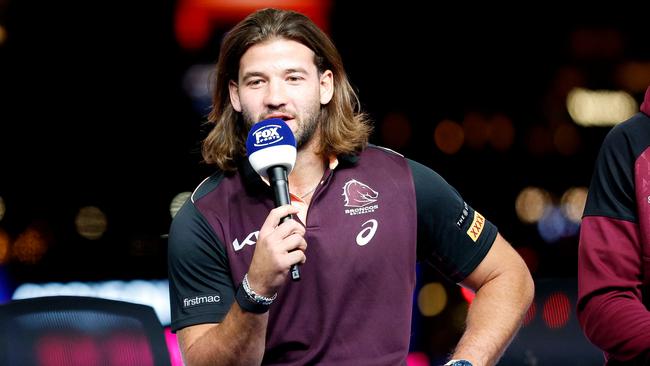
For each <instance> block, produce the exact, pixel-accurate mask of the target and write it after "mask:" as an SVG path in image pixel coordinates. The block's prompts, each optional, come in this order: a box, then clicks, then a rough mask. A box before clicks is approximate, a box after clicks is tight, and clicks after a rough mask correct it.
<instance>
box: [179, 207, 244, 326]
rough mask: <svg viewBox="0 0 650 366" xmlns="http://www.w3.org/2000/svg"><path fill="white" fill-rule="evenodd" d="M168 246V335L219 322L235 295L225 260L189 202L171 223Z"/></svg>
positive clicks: (209, 227)
mask: <svg viewBox="0 0 650 366" xmlns="http://www.w3.org/2000/svg"><path fill="white" fill-rule="evenodd" d="M168 243H169V244H168V247H169V248H168V264H169V267H168V272H169V298H170V305H171V319H172V322H171V330H172V332H176V331H177V330H179V329H181V328H184V327H186V326H189V325H195V324H201V323H218V322H220V321H222V320H223V318H224V317H225V316H226V314H227V313H228V310H229V309H230V305H231V304H232V302H233V299H234V292H235V291H234V285H233V283H232V279H231V277H230V267H229V263H228V257H227V255H226V251H225V248H224V246H223V245H222V243H221V241H220V240H219V238H218V237H217V235H216V234H215V232H214V230H213V229H212V227H211V226H210V225H209V224H208V222H207V221H206V220H205V218H204V217H203V215H202V214H201V213H200V212H199V211H198V210H197V208H196V206H195V205H194V203H193V202H192V201H191V200H188V201H187V202H186V203H185V204H184V205H183V207H182V208H181V209H180V210H179V211H178V212H177V214H176V216H175V217H174V219H173V220H172V224H171V228H170V231H169V240H168Z"/></svg>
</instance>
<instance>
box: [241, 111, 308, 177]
mask: <svg viewBox="0 0 650 366" xmlns="http://www.w3.org/2000/svg"><path fill="white" fill-rule="evenodd" d="M246 152H247V153H248V161H249V162H250V164H251V166H252V167H253V169H255V171H256V172H257V174H259V175H261V176H263V177H266V178H268V173H267V170H268V169H269V168H271V167H274V166H283V167H284V168H285V169H286V170H287V175H288V174H289V173H291V170H292V169H293V166H294V164H295V163H296V139H295V137H294V136H293V132H291V129H290V128H289V126H288V125H287V124H286V123H285V122H284V121H283V120H281V119H280V118H270V119H265V120H263V121H260V122H257V123H256V124H254V125H253V127H251V130H250V131H249V132H248V138H247V139H246Z"/></svg>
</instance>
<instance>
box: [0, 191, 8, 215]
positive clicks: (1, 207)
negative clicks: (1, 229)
mask: <svg viewBox="0 0 650 366" xmlns="http://www.w3.org/2000/svg"><path fill="white" fill-rule="evenodd" d="M6 209H7V207H6V206H5V200H4V199H3V198H2V197H0V221H2V218H3V217H5V211H6Z"/></svg>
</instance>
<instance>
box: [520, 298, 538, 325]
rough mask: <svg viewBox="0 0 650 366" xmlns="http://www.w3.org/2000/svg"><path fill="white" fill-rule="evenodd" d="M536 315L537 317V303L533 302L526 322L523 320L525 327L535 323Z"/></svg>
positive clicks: (527, 313) (525, 318)
mask: <svg viewBox="0 0 650 366" xmlns="http://www.w3.org/2000/svg"><path fill="white" fill-rule="evenodd" d="M535 315H537V304H535V302H534V301H533V302H532V303H531V304H530V307H529V308H528V311H526V315H525V316H524V320H523V326H524V327H525V326H527V325H528V324H530V323H531V322H532V321H533V319H535Z"/></svg>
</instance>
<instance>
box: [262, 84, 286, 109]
mask: <svg viewBox="0 0 650 366" xmlns="http://www.w3.org/2000/svg"><path fill="white" fill-rule="evenodd" d="M286 103H287V91H286V88H285V86H284V85H282V83H281V82H270V83H269V87H268V89H267V90H266V95H265V98H264V104H265V105H267V106H270V107H275V108H277V107H281V106H284V105H285V104H286Z"/></svg>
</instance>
